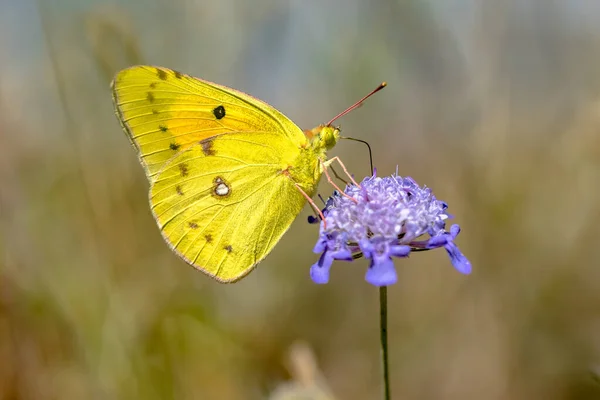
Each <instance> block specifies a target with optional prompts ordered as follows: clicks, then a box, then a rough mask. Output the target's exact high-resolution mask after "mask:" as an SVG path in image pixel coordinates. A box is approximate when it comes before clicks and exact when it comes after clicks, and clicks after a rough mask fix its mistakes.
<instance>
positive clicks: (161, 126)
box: [158, 125, 169, 132]
mask: <svg viewBox="0 0 600 400" xmlns="http://www.w3.org/2000/svg"><path fill="white" fill-rule="evenodd" d="M158 129H160V131H161V132H166V131H168V130H169V128H167V127H166V126H164V125H159V126H158Z"/></svg>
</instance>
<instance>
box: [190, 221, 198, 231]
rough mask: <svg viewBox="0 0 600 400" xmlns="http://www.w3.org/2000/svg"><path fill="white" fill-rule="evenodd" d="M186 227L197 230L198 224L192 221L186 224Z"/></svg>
mask: <svg viewBox="0 0 600 400" xmlns="http://www.w3.org/2000/svg"><path fill="white" fill-rule="evenodd" d="M188 226H189V227H190V228H192V229H198V224H197V223H195V222H193V221H192V222H190V223H188Z"/></svg>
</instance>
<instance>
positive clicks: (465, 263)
mask: <svg viewBox="0 0 600 400" xmlns="http://www.w3.org/2000/svg"><path fill="white" fill-rule="evenodd" d="M444 248H445V249H446V252H448V256H450V262H451V263H452V265H453V266H454V268H455V269H456V270H457V271H458V272H460V273H461V274H465V275H468V274H470V273H471V263H470V262H469V260H467V257H465V256H464V255H463V253H461V252H460V250H459V249H458V246H457V245H455V244H454V242H448V243H447V244H446V245H445V246H444Z"/></svg>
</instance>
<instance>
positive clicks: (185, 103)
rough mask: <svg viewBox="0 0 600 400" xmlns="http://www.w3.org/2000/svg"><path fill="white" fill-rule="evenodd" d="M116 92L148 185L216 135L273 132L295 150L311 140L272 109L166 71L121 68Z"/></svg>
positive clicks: (117, 104)
mask: <svg viewBox="0 0 600 400" xmlns="http://www.w3.org/2000/svg"><path fill="white" fill-rule="evenodd" d="M112 88H113V101H114V104H115V110H116V113H117V116H118V118H119V121H120V122H121V125H122V126H123V129H124V130H125V132H126V133H127V135H128V137H129V139H130V140H131V142H132V144H133V145H134V147H135V148H136V149H137V151H138V156H139V158H140V161H141V163H142V165H143V166H144V168H145V170H146V174H147V175H148V179H150V181H152V180H153V179H154V177H155V175H156V174H157V173H158V171H160V170H161V169H162V168H163V167H164V165H165V163H166V162H167V161H168V160H169V159H171V158H172V157H173V156H174V155H175V154H177V153H178V152H179V151H183V150H185V149H186V148H188V147H190V146H193V145H195V144H197V143H199V142H200V141H201V140H204V139H207V138H210V137H213V136H218V135H223V134H228V133H232V132H255V133H260V132H271V133H277V134H278V135H279V136H280V138H278V140H279V141H284V140H287V141H289V144H290V145H294V146H296V147H298V146H301V145H304V144H305V143H306V141H307V139H306V137H305V135H304V133H303V132H302V130H301V129H300V128H299V127H298V126H297V125H295V124H294V123H293V122H292V121H290V120H289V119H288V118H287V117H286V116H284V115H283V114H281V113H280V112H279V111H277V110H276V109H275V108H273V107H271V106H270V105H268V104H266V103H264V102H262V101H260V100H258V99H255V98H253V97H251V96H249V95H247V94H245V93H242V92H239V91H237V90H233V89H231V88H228V87H225V86H221V85H217V84H214V83H211V82H207V81H203V80H200V79H197V78H194V77H191V76H189V75H185V74H182V73H179V72H177V71H173V70H170V69H167V68H163V67H153V66H145V65H141V66H135V67H131V68H128V69H125V70H122V71H120V72H119V73H118V74H117V75H116V77H115V79H114V81H113V83H112Z"/></svg>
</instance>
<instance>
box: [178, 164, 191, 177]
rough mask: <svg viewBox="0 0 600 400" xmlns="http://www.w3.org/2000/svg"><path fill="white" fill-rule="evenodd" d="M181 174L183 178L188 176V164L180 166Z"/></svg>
mask: <svg viewBox="0 0 600 400" xmlns="http://www.w3.org/2000/svg"><path fill="white" fill-rule="evenodd" d="M179 172H181V176H188V175H189V174H190V170H189V169H188V166H187V164H179Z"/></svg>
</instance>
